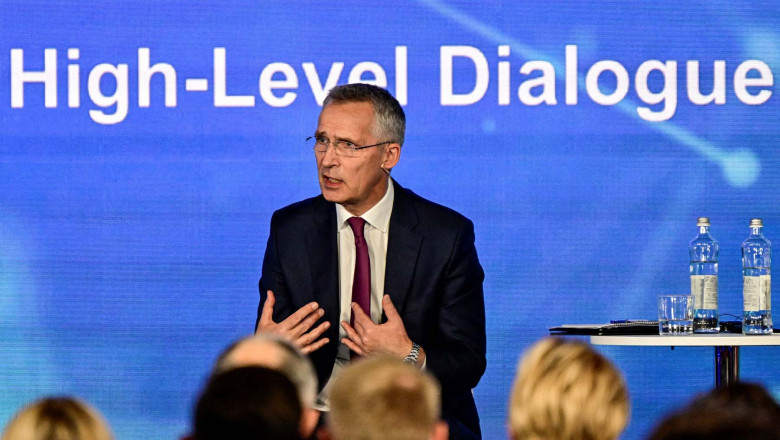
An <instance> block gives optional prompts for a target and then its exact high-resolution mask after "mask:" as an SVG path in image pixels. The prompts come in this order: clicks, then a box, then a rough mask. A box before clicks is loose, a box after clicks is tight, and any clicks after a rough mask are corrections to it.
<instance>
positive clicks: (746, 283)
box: [742, 275, 771, 312]
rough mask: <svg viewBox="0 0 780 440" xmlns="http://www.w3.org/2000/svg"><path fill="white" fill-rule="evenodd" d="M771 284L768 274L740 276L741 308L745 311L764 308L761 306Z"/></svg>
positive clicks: (755, 310)
mask: <svg viewBox="0 0 780 440" xmlns="http://www.w3.org/2000/svg"><path fill="white" fill-rule="evenodd" d="M770 285H771V279H770V275H761V276H757V277H748V276H743V277H742V302H743V307H742V309H743V310H744V311H746V312H757V311H759V310H765V308H764V309H762V308H761V306H762V303H764V302H765V301H766V295H767V293H768V292H769V289H770Z"/></svg>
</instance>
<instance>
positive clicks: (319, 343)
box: [255, 290, 330, 354]
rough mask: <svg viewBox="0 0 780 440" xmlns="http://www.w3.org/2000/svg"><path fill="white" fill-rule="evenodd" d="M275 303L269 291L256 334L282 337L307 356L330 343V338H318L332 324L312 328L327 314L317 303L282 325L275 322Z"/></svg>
mask: <svg viewBox="0 0 780 440" xmlns="http://www.w3.org/2000/svg"><path fill="white" fill-rule="evenodd" d="M275 302H276V299H275V298H274V293H273V292H272V291H270V290H269V291H268V297H267V298H266V299H265V304H263V311H262V313H261V314H260V321H259V322H258V324H257V329H256V330H255V333H273V334H276V335H279V336H282V337H283V338H285V339H287V340H289V341H290V342H292V343H293V344H295V345H296V346H297V347H298V348H299V349H300V350H301V351H302V352H304V353H307V354H308V353H311V352H313V351H314V350H317V349H319V348H321V347H323V346H324V345H325V344H327V343H328V338H321V339H317V338H319V337H320V336H322V334H323V333H325V330H327V329H328V327H330V322H328V321H325V322H323V323H322V324H320V325H318V326H317V327H315V328H314V329H312V328H311V327H312V326H313V325H314V324H315V323H316V322H317V321H319V319H320V318H322V315H324V314H325V311H324V310H323V309H321V308H320V307H319V305H318V304H317V303H316V302H312V303H309V304H306V305H305V306H303V307H301V308H300V309H298V310H297V311H296V312H295V313H293V314H292V315H290V316H288V317H287V319H285V320H284V321H282V322H280V323H276V322H274V320H273V314H274V303H275Z"/></svg>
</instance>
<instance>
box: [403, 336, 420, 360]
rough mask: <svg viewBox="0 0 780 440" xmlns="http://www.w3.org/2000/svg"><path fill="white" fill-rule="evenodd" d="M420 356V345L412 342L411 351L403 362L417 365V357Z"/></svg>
mask: <svg viewBox="0 0 780 440" xmlns="http://www.w3.org/2000/svg"><path fill="white" fill-rule="evenodd" d="M419 356H420V346H419V345H417V343H416V342H412V351H410V352H409V354H408V355H406V357H405V358H404V363H405V364H410V365H417V358H418V357H419Z"/></svg>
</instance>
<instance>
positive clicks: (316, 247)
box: [258, 181, 486, 438]
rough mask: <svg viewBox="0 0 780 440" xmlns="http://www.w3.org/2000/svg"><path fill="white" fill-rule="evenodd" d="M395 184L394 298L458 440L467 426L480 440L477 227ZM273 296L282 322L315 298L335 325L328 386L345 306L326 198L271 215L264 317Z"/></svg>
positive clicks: (320, 372)
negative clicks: (473, 391)
mask: <svg viewBox="0 0 780 440" xmlns="http://www.w3.org/2000/svg"><path fill="white" fill-rule="evenodd" d="M393 185H395V198H394V202H393V210H392V214H391V216H390V227H389V237H388V243H387V262H386V268H385V293H386V294H388V295H390V298H391V299H392V301H393V304H394V305H395V307H396V308H397V309H398V311H399V313H400V315H401V317H402V319H403V323H404V326H405V327H406V332H407V333H408V335H409V338H410V339H411V340H412V341H414V342H416V343H418V344H420V346H422V347H423V348H424V349H425V354H426V359H427V361H426V362H427V365H426V368H427V369H428V370H429V371H431V372H432V373H433V374H434V375H435V376H436V377H437V378H438V380H439V382H440V383H441V387H442V410H443V412H444V413H445V416H446V418H447V419H448V421H449V422H450V425H451V430H452V431H453V432H452V436H451V438H458V437H459V435H458V430H459V427H458V425H459V424H462V425H464V426H466V427H467V428H469V429H470V430H471V431H473V432H474V433H476V438H478V437H479V436H480V434H479V433H480V430H479V418H478V415H477V410H476V406H475V405H474V398H473V396H472V394H471V389H472V388H474V387H475V386H476V385H477V383H478V382H479V379H480V378H481V377H482V374H483V373H484V371H485V365H486V359H485V345H486V343H485V305H484V299H483V294H482V281H483V279H484V273H483V271H482V267H481V266H480V264H479V260H478V259H477V251H476V248H475V247H474V226H473V224H472V223H471V221H469V220H468V219H467V218H465V217H463V216H462V215H460V214H458V213H457V212H455V211H453V210H451V209H449V208H445V207H443V206H440V205H437V204H435V203H432V202H430V201H428V200H425V199H423V198H422V197H420V196H418V195H416V194H414V193H413V192H411V191H409V190H407V189H404V188H402V187H401V186H400V185H398V184H397V183H395V181H393ZM268 290H271V291H273V292H274V295H275V297H276V305H275V307H274V321H276V322H279V321H281V320H283V319H285V318H286V317H288V316H289V315H290V314H292V313H293V312H295V311H296V310H298V309H299V308H300V307H302V306H304V305H305V304H307V303H309V302H311V301H317V302H318V303H319V305H320V307H322V308H323V309H324V311H325V316H323V318H322V319H326V320H328V321H330V324H331V325H330V328H329V329H328V330H327V331H326V333H325V336H326V337H327V338H329V340H330V342H329V343H328V344H327V345H326V346H324V347H323V348H321V349H319V350H317V351H315V352H314V353H312V354H311V359H312V361H313V363H314V365H315V368H316V370H317V376H318V378H319V384H320V388H322V387H323V386H324V385H325V383H326V382H327V380H328V378H329V377H330V374H331V371H332V368H333V364H334V362H335V358H336V351H337V347H338V343H339V337H338V336H339V335H338V332H339V326H340V325H339V323H340V321H339V313H340V309H341V307H340V304H339V267H338V244H337V234H336V209H335V206H334V204H333V203H331V202H328V201H326V200H325V199H324V198H323V197H322V196H321V195H320V196H318V197H314V198H311V199H306V200H303V201H301V202H298V203H295V204H292V205H290V206H287V207H285V208H282V209H280V210H278V211H276V212H275V213H274V215H273V217H272V218H271V232H270V235H269V237H268V245H267V247H266V251H265V257H264V260H263V274H262V278H261V279H260V305H259V307H258V319H259V316H260V311H261V310H262V307H263V303H264V302H265V299H266V296H267V295H266V292H267V291H268ZM383 319H384V317H383ZM453 419H454V420H453ZM463 438H467V437H463ZM472 438H475V437H472Z"/></svg>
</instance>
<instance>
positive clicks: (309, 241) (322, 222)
mask: <svg viewBox="0 0 780 440" xmlns="http://www.w3.org/2000/svg"><path fill="white" fill-rule="evenodd" d="M313 220H314V225H313V226H312V227H311V228H309V229H308V230H307V231H306V232H305V234H306V245H307V253H308V256H309V267H310V268H311V282H312V285H311V288H312V294H313V296H314V300H315V301H317V302H318V303H319V304H320V307H322V308H323V309H324V310H325V319H327V320H328V321H330V322H331V323H338V321H339V313H340V310H341V309H340V306H339V269H338V255H339V251H338V245H337V243H336V209H335V207H334V206H333V203H329V202H327V201H326V200H325V199H324V198H322V196H320V197H318V198H317V199H316V201H315V203H314V213H313Z"/></svg>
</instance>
